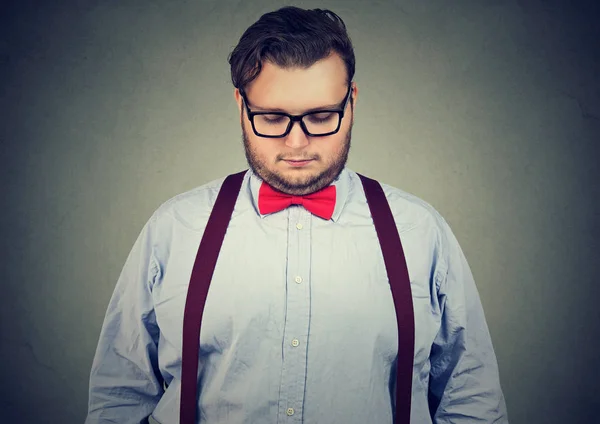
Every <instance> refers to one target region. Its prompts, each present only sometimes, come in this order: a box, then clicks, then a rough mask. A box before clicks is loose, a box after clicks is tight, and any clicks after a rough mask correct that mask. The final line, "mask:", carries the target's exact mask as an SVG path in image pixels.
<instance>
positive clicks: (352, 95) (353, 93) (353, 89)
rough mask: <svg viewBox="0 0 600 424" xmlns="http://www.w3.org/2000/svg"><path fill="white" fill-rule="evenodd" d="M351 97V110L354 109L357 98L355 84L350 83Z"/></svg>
mask: <svg viewBox="0 0 600 424" xmlns="http://www.w3.org/2000/svg"><path fill="white" fill-rule="evenodd" d="M350 96H351V100H352V109H353V110H354V109H356V99H357V97H358V86H357V85H356V82H352V94H351V95H350Z"/></svg>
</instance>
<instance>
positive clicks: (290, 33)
mask: <svg viewBox="0 0 600 424" xmlns="http://www.w3.org/2000/svg"><path fill="white" fill-rule="evenodd" d="M333 52H335V53H337V54H339V55H340V57H341V58H342V60H343V61H344V63H345V64H346V74H347V83H348V84H350V82H351V81H352V78H354V68H355V60H354V49H353V48H352V43H351V41H350V38H349V37H348V33H347V32H346V25H345V24H344V21H343V20H342V18H340V17H339V16H338V15H336V14H335V13H333V12H332V11H330V10H326V9H312V10H304V9H300V8H297V7H292V6H287V7H283V8H281V9H279V10H276V11H274V12H269V13H265V14H264V15H262V16H261V17H260V19H259V20H258V21H256V22H255V23H254V24H253V25H251V26H250V27H249V28H248V29H247V30H246V31H245V32H244V34H243V35H242V37H241V38H240V41H239V43H238V45H237V46H236V47H235V49H234V50H233V51H232V52H231V54H230V55H229V57H228V61H229V64H230V65H231V82H232V83H233V85H234V87H236V88H238V89H241V90H243V89H244V88H245V87H246V86H247V85H248V84H249V83H250V82H252V81H253V80H254V79H255V78H256V77H257V76H258V74H259V73H260V71H261V69H262V64H263V63H264V61H270V62H272V63H274V64H275V65H277V66H280V67H282V68H290V67H303V68H308V67H309V66H311V65H313V64H314V63H315V62H317V61H318V60H321V59H324V58H326V57H328V56H329V55H330V54H331V53H333Z"/></svg>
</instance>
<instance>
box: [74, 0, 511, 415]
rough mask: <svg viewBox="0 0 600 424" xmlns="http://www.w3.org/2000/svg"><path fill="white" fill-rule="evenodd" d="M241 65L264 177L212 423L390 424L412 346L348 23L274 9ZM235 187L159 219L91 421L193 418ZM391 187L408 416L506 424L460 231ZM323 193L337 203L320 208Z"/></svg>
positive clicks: (209, 356) (184, 202)
mask: <svg viewBox="0 0 600 424" xmlns="http://www.w3.org/2000/svg"><path fill="white" fill-rule="evenodd" d="M230 64H231V72H232V81H233V84H234V86H235V90H234V95H235V100H236V102H237V105H238V108H239V112H240V122H241V128H242V134H243V141H244V147H245V152H246V157H247V160H248V163H249V165H250V170H249V171H248V172H247V173H245V174H244V176H243V181H241V188H240V189H239V195H238V197H237V200H236V201H235V208H234V209H233V212H232V214H231V217H230V218H229V220H228V226H227V232H226V234H225V237H224V240H223V244H222V246H221V248H220V253H219V256H218V261H217V263H216V267H215V268H214V274H213V275H212V278H211V280H210V292H209V293H208V296H207V298H206V303H205V306H204V310H203V314H202V320H201V333H200V340H199V349H200V350H199V357H198V356H197V357H196V359H198V361H197V362H198V374H197V377H196V375H194V376H192V378H194V382H195V383H197V390H198V395H197V399H196V398H195V399H194V400H195V401H196V402H197V405H194V409H195V407H197V420H196V422H202V423H207V424H216V423H288V422H289V423H320V424H323V423H361V424H362V423H392V422H393V421H394V414H395V408H396V396H395V394H396V392H397V389H398V387H397V386H396V382H397V381H396V373H395V370H396V367H398V366H400V365H401V364H399V363H398V362H397V361H396V360H397V356H398V352H399V348H400V347H399V345H402V343H399V336H398V330H399V326H398V325H397V324H396V314H397V312H398V311H396V310H395V306H394V299H393V296H392V294H391V292H390V281H391V280H390V279H389V278H388V274H387V271H386V264H385V263H384V257H383V255H382V248H381V246H380V242H379V240H378V235H377V233H376V231H375V228H374V225H373V222H374V219H373V218H372V216H371V212H370V210H369V205H367V201H366V197H365V196H366V194H365V193H366V192H365V189H364V188H363V185H362V184H361V179H360V178H359V176H358V175H357V174H356V173H355V172H353V171H351V170H350V169H348V168H346V167H345V164H346V160H347V157H348V152H349V149H350V139H351V130H352V124H353V121H354V111H355V105H356V101H357V98H358V89H357V86H356V83H354V82H353V76H354V53H353V49H352V45H351V43H350V40H349V38H348V35H347V33H346V29H345V26H344V23H343V22H342V20H341V19H340V18H339V17H338V16H337V15H335V14H334V13H332V12H330V11H323V10H318V9H316V10H308V11H306V10H302V9H297V8H292V7H286V8H283V9H280V10H278V11H275V12H273V13H268V14H265V15H263V16H262V17H261V18H260V19H259V20H258V21H257V22H256V23H255V24H254V25H252V26H251V27H250V28H248V30H247V31H246V32H245V33H244V34H243V36H242V38H241V39H240V42H239V44H238V46H237V47H236V48H235V49H234V51H233V52H232V54H231V56H230ZM223 181H224V179H219V180H217V181H213V182H211V183H208V184H206V185H203V186H201V187H198V188H196V189H194V190H191V191H189V192H187V193H183V194H181V195H178V196H176V197H174V198H173V199H171V200H169V201H168V202H166V203H164V204H163V205H161V206H160V207H159V208H158V209H157V210H156V211H155V213H154V214H153V215H152V217H151V218H150V219H149V221H148V222H147V223H146V225H145V226H144V228H143V230H142V232H141V234H140V236H139V237H138V239H137V241H136V243H135V245H134V247H133V249H132V251H131V253H130V255H129V257H128V258H127V261H126V263H125V266H124V268H123V271H122V273H121V275H120V277H119V280H118V282H117V286H116V289H115V291H114V294H113V296H112V299H111V301H110V304H109V307H108V311H107V314H106V317H105V321H104V325H103V328H102V331H101V335H100V341H99V344H98V349H97V351H96V355H95V358H94V363H93V366H92V371H91V378H90V401H89V412H88V417H87V420H86V423H88V424H91V423H141V422H146V420H148V419H149V420H150V422H151V423H153V422H158V423H162V424H165V423H177V422H178V421H179V419H180V400H181V398H182V389H181V387H182V384H181V381H182V345H183V344H184V338H183V332H182V327H183V325H184V321H185V319H184V309H185V308H186V306H187V305H186V295H187V294H188V288H189V286H190V278H191V277H190V276H191V275H192V274H193V272H195V271H193V268H194V263H195V259H196V253H197V251H198V246H199V244H200V242H201V240H202V237H203V233H204V232H205V230H206V229H207V225H208V224H207V223H208V221H209V216H210V215H211V211H212V210H213V207H214V205H215V199H216V198H217V196H218V194H219V191H220V190H221V189H222V187H223V185H224V182H223ZM382 187H383V193H384V194H385V199H386V200H387V203H388V204H389V207H390V209H391V211H392V214H393V219H394V221H395V226H396V228H395V229H394V231H393V232H395V230H397V233H398V234H399V236H400V239H401V243H402V247H403V250H404V257H405V263H406V265H407V268H408V274H409V276H410V283H408V280H407V284H409V286H410V293H411V294H412V296H409V297H412V305H413V314H414V358H411V360H412V384H411V383H410V381H409V385H410V390H411V392H409V399H408V403H409V406H410V421H411V422H413V423H432V422H435V423H473V422H481V423H484V422H485V423H492V422H493V423H505V422H507V415H506V407H505V402H504V398H503V394H502V391H501V388H500V384H499V377H498V369H497V363H496V358H495V354H494V351H493V348H492V343H491V340H490V336H489V332H488V328H487V325H486V322H485V318H484V314H483V311H482V308H481V303H480V300H479V296H478V294H477V290H476V288H475V284H474V281H473V277H472V275H471V272H470V270H469V266H468V264H467V261H466V259H465V257H464V255H463V253H462V251H461V249H460V247H459V245H458V242H457V241H456V238H455V237H454V235H453V234H452V232H451V230H450V228H449V227H448V225H447V223H446V222H445V221H444V219H443V218H442V217H441V216H440V215H439V214H438V213H437V212H436V211H435V210H434V209H433V208H432V207H431V206H429V205H428V204H427V203H425V202H423V201H421V200H420V199H418V198H416V197H414V196H411V195H409V194H407V193H405V192H403V191H401V190H399V189H396V188H393V187H390V186H387V185H382ZM325 192H327V193H328V195H330V197H331V195H332V193H333V200H332V202H330V203H329V205H330V207H329V206H328V207H326V206H323V205H324V204H325V203H326V202H325V201H323V202H322V204H321V205H320V206H321V210H319V211H317V209H318V208H317V209H315V208H314V205H313V206H311V208H310V209H311V211H309V204H311V199H313V198H311V196H317V195H320V194H321V193H325ZM273 196H275V197H277V196H280V198H285V199H287V200H286V201H287V202H288V203H290V204H289V207H285V206H284V207H283V209H282V208H281V207H279V209H278V208H277V207H274V206H273V204H272V200H273V199H274V197H273ZM313 200H314V199H313ZM313 203H314V202H313ZM316 203H318V202H316ZM303 205H304V206H303ZM206 231H208V230H206ZM405 300H406V299H405ZM194 307H196V305H194V304H192V305H191V308H192V309H193V308H194ZM198 307H200V306H198ZM411 318H412V316H411ZM188 340H189V339H188ZM191 342H192V343H194V344H196V345H197V344H198V343H197V339H196V340H193V338H192V341H191ZM411 348H412V346H411ZM411 352H412V350H411ZM409 365H410V364H409ZM409 378H410V375H409ZM411 393H412V394H411ZM410 394H411V395H410Z"/></svg>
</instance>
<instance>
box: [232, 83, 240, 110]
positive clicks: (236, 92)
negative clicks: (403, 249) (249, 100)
mask: <svg viewBox="0 0 600 424" xmlns="http://www.w3.org/2000/svg"><path fill="white" fill-rule="evenodd" d="M233 98H234V99H235V102H236V103H237V106H238V110H239V112H240V113H242V95H241V94H240V90H238V89H237V88H236V89H234V90H233Z"/></svg>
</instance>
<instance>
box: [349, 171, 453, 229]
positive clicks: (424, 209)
mask: <svg viewBox="0 0 600 424" xmlns="http://www.w3.org/2000/svg"><path fill="white" fill-rule="evenodd" d="M350 174H351V177H352V178H353V180H354V183H355V184H358V185H360V186H361V189H362V184H361V181H360V177H359V174H358V173H356V172H354V171H350ZM363 175H364V174H363ZM365 176H367V175H365ZM367 177H368V176H367ZM369 178H371V177H369ZM371 179H373V178H371ZM378 183H379V184H380V185H381V188H382V189H383V192H384V194H385V197H386V200H387V202H388V204H389V205H390V210H391V211H392V215H393V216H394V220H395V221H396V225H397V226H398V230H399V231H409V230H411V229H414V228H416V227H431V228H432V229H434V230H435V231H436V232H438V233H441V232H443V230H444V227H445V226H446V225H447V224H446V222H445V220H444V218H443V217H442V215H441V214H440V213H439V212H438V211H437V210H436V209H435V208H434V207H433V206H432V205H431V204H430V203H428V202H427V201H425V200H423V199H421V198H420V197H418V196H416V195H414V194H412V193H409V192H407V191H405V190H402V189H400V188H398V187H394V186H392V185H389V184H386V183H384V182H382V181H378Z"/></svg>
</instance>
